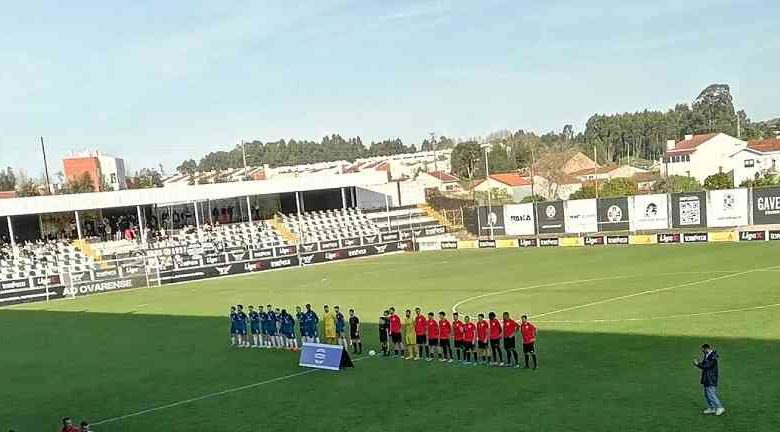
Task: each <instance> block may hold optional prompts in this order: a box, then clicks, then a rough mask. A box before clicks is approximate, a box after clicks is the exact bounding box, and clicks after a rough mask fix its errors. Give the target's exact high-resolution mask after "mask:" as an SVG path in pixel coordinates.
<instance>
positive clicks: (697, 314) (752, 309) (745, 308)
mask: <svg viewBox="0 0 780 432" xmlns="http://www.w3.org/2000/svg"><path fill="white" fill-rule="evenodd" d="M774 307H780V303H772V304H767V305H760V306H751V307H744V308H739V309H726V310H719V311H710V312H694V313H687V314H675V315H663V316H657V317H645V318H622V319H592V320H541V321H537V322H538V323H547V324H594V323H620V322H632V321H659V320H666V319H675V318H694V317H700V316H709V315H720V314H728V313H737V312H750V311H756V310H761V309H769V308H774Z"/></svg>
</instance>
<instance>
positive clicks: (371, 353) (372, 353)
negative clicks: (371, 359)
mask: <svg viewBox="0 0 780 432" xmlns="http://www.w3.org/2000/svg"><path fill="white" fill-rule="evenodd" d="M368 355H370V356H375V355H376V351H374V350H371V351H369V352H368Z"/></svg>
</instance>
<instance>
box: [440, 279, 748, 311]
mask: <svg viewBox="0 0 780 432" xmlns="http://www.w3.org/2000/svg"><path fill="white" fill-rule="evenodd" d="M738 271H739V270H714V271H683V272H670V273H662V274H654V275H623V276H610V277H602V278H593V279H576V280H568V281H558V282H546V283H543V284H538V285H529V286H524V287H520V288H510V289H506V290H501V291H493V292H489V293H485V294H480V295H475V296H472V297H468V298H465V299H463V300H461V301H459V302H457V303H455V304H454V305H452V311H453V312H457V309H458V307H460V306H463V305H464V304H465V303H468V302H471V301H474V300H479V299H482V298H485V297H492V296H497V295H503V294H508V293H511V292H516V291H527V290H531V289H536V288H544V287H551V286H559V285H573V284H580V283H587V282H599V281H605V280H617V279H635V278H640V277H644V276H676V275H686V274H713V273H737V272H738ZM537 316H538V315H537Z"/></svg>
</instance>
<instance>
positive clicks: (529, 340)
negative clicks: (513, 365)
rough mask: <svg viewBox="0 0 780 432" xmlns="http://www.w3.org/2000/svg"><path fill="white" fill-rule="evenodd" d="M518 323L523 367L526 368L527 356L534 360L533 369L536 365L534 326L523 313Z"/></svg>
mask: <svg viewBox="0 0 780 432" xmlns="http://www.w3.org/2000/svg"><path fill="white" fill-rule="evenodd" d="M521 320H522V322H521V323H520V334H521V335H523V355H524V356H525V368H526V369H528V358H529V357H531V358H532V359H533V362H534V369H536V368H537V367H538V365H539V364H538V360H537V359H536V348H535V346H536V327H534V325H533V324H531V322H530V321H528V316H527V315H523V316H522V318H521Z"/></svg>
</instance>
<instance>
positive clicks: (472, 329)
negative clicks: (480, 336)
mask: <svg viewBox="0 0 780 432" xmlns="http://www.w3.org/2000/svg"><path fill="white" fill-rule="evenodd" d="M464 320H465V321H464V323H463V359H464V360H466V364H471V356H472V355H473V356H474V363H476V362H477V354H476V353H475V352H474V343H475V341H476V339H477V326H476V325H475V324H474V323H473V322H471V318H470V317H469V316H468V315H466V317H465V318H464Z"/></svg>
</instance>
